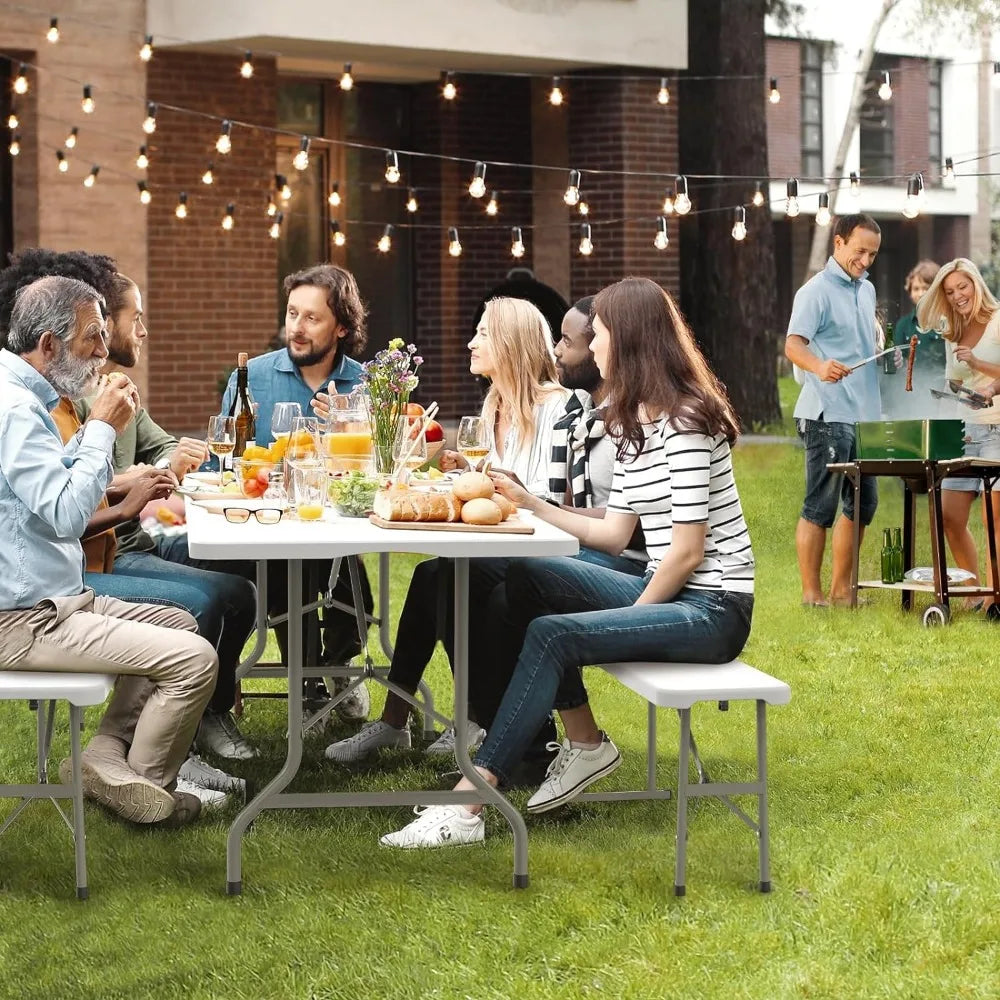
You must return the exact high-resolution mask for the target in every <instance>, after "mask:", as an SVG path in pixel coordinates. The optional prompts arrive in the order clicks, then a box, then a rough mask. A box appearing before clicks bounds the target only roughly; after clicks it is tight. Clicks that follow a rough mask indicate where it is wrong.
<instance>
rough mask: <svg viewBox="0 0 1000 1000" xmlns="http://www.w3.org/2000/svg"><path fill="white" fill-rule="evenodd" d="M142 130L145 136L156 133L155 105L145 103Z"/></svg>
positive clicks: (152, 102) (149, 102)
mask: <svg viewBox="0 0 1000 1000" xmlns="http://www.w3.org/2000/svg"><path fill="white" fill-rule="evenodd" d="M142 130H143V132H145V133H146V135H152V134H153V133H154V132H155V131H156V103H155V102H154V101H147V102H146V118H145V120H144V121H143V123H142Z"/></svg>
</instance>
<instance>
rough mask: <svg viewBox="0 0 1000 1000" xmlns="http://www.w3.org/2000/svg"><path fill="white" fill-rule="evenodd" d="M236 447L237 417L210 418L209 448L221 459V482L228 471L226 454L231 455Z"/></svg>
mask: <svg viewBox="0 0 1000 1000" xmlns="http://www.w3.org/2000/svg"><path fill="white" fill-rule="evenodd" d="M235 447H236V418H235V417H222V416H219V417H209V418H208V450H209V451H210V452H211V453H212V454H213V455H215V456H216V457H217V458H218V460H219V483H220V485H221V483H222V480H223V477H224V475H225V472H226V455H231V454H232V453H233V449H234V448H235Z"/></svg>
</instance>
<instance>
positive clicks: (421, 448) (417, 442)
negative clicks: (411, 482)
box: [392, 417, 427, 480]
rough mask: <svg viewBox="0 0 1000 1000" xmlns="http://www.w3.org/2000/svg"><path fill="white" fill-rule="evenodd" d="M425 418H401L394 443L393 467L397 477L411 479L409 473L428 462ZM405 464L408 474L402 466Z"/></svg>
mask: <svg viewBox="0 0 1000 1000" xmlns="http://www.w3.org/2000/svg"><path fill="white" fill-rule="evenodd" d="M423 432H424V419H423V417H400V418H399V426H398V428H397V430H396V437H395V438H394V440H393V443H392V467H393V470H394V472H395V474H396V477H397V478H399V479H401V480H406V479H408V478H409V473H411V472H413V471H414V470H415V469H419V468H420V466H421V465H423V464H424V463H425V462H426V461H427V439H426V438H425V437H424V433H423ZM403 464H405V466H406V473H405V475H404V474H403V472H402V470H401V469H400V466H401V465H403Z"/></svg>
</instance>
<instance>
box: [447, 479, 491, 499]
mask: <svg viewBox="0 0 1000 1000" xmlns="http://www.w3.org/2000/svg"><path fill="white" fill-rule="evenodd" d="M451 488H452V492H453V493H454V494H455V496H457V497H458V499H459V500H477V499H483V500H489V498H490V497H491V496H493V480H492V479H490V477H489V476H484V475H483V474H482V473H481V472H463V473H462V475H460V476H459V477H458V479H456V480H455V482H454V483H453V484H452V487H451Z"/></svg>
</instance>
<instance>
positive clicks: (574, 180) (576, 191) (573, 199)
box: [563, 170, 580, 205]
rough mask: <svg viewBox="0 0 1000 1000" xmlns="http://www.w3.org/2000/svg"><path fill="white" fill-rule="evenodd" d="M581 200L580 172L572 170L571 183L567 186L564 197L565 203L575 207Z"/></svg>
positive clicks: (570, 173) (570, 174)
mask: <svg viewBox="0 0 1000 1000" xmlns="http://www.w3.org/2000/svg"><path fill="white" fill-rule="evenodd" d="M579 200H580V171H579V170H571V171H570V172H569V181H568V183H567V184H566V193H565V194H564V195H563V201H564V202H566V204H567V205H575V204H577V202H579Z"/></svg>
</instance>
